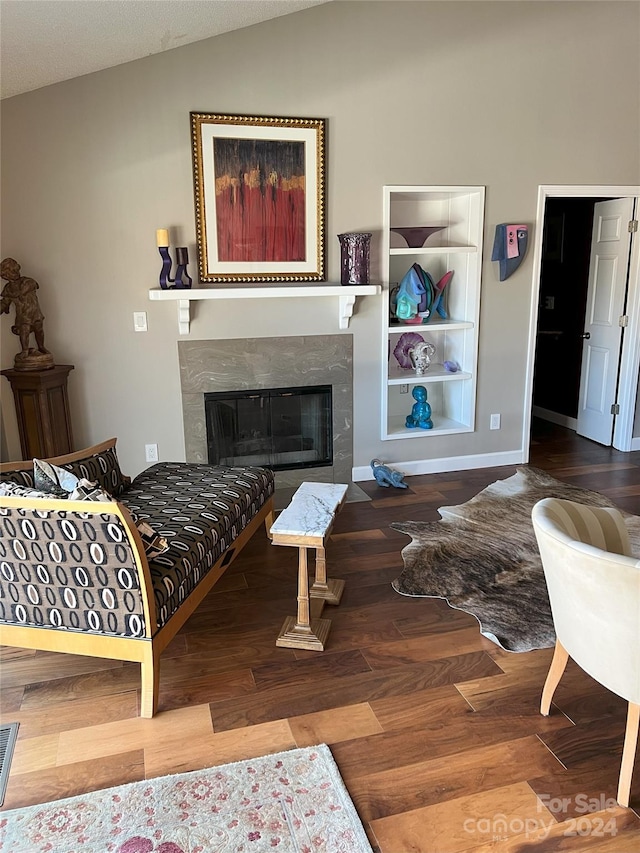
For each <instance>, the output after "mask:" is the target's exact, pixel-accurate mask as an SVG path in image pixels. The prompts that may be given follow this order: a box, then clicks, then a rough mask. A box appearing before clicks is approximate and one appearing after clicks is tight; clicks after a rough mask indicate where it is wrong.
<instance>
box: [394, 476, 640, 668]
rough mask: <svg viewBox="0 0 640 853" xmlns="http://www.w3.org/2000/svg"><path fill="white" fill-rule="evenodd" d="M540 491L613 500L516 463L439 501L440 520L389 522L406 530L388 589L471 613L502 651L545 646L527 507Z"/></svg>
mask: <svg viewBox="0 0 640 853" xmlns="http://www.w3.org/2000/svg"><path fill="white" fill-rule="evenodd" d="M542 498H565V499H567V500H570V501H577V502H578V503H582V504H587V505H589V506H612V502H611V500H610V499H609V498H607V497H605V496H604V495H601V494H600V493H599V492H593V491H590V490H587V489H582V488H580V487H578V486H573V485H570V484H569V483H563V482H561V481H560V480H556V479H555V478H554V477H552V476H551V475H550V474H547V473H546V472H545V471H541V470H540V469H538V468H533V467H526V468H525V467H522V468H518V469H517V473H516V474H514V475H513V476H512V477H508V478H507V479H506V480H498V481H497V482H495V483H492V484H491V485H490V486H487V488H486V489H483V490H482V491H481V492H480V493H479V494H477V495H476V496H475V497H473V498H471V500H469V501H467V502H466V503H464V504H460V505H459V506H443V507H440V509H439V510H438V512H439V513H440V515H441V516H442V518H441V520H440V521H433V522H424V521H402V522H394V523H393V524H391V527H393V528H394V530H399V531H401V532H402V533H406V534H407V535H408V536H411V542H410V544H409V545H406V546H405V547H404V548H403V550H402V559H403V561H404V571H403V572H402V574H401V575H400V576H399V577H397V578H396V579H395V580H394V581H393V584H392V586H393V588H394V589H395V590H396V592H399V593H401V594H402V595H409V596H425V597H430V598H444V599H445V600H446V601H447V603H448V604H449V605H450V606H451V607H454V608H456V609H458V610H464V611H465V612H467V613H471V614H472V615H473V616H475V617H476V619H477V620H478V622H479V623H480V630H481V632H482V633H483V634H484V635H485V636H486V637H488V638H489V639H490V640H492V641H493V642H495V643H497V644H498V645H500V646H501V647H502V648H503V649H506V650H507V651H511V652H526V651H529V650H531V649H544V648H550V647H551V646H553V645H554V643H555V632H554V628H553V618H552V616H551V605H550V604H549V594H548V592H547V584H546V581H545V578H544V571H543V568H542V561H541V560H540V554H539V551H538V546H537V543H536V538H535V533H534V532H533V524H532V522H531V510H532V509H533V506H534V504H535V503H537V501H539V500H541V499H542ZM621 512H622V515H623V516H624V517H625V523H626V525H627V529H628V530H629V537H630V539H631V547H632V550H633V553H634V554H639V555H640V518H639V517H637V516H633V515H631V514H630V513H627V512H624V511H622V510H621Z"/></svg>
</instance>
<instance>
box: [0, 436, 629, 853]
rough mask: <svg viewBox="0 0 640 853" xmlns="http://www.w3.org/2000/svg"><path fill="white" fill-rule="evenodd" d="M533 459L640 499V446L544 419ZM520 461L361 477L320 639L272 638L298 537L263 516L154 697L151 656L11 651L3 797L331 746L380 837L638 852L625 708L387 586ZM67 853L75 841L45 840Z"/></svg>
mask: <svg viewBox="0 0 640 853" xmlns="http://www.w3.org/2000/svg"><path fill="white" fill-rule="evenodd" d="M531 464H532V465H536V466H537V467H540V468H543V469H545V470H547V471H549V472H550V473H551V474H553V475H554V476H555V477H557V478H558V479H562V480H566V481H567V482H571V483H575V484H577V485H580V486H584V487H588V488H591V489H597V490H599V491H601V492H603V493H604V494H606V495H609V496H610V497H611V499H612V501H613V502H614V503H616V504H617V505H618V506H620V507H623V508H624V509H626V510H628V511H630V512H635V513H638V514H640V453H638V452H634V453H628V454H622V453H618V452H617V451H615V450H612V449H611V448H605V447H601V446H600V445H597V444H594V443H592V442H590V441H586V440H584V439H581V438H579V437H578V436H576V435H575V434H574V433H572V432H569V431H567V430H563V429H561V428H559V427H555V426H553V425H550V424H545V423H543V422H536V424H535V428H534V433H533V443H532V452H531ZM514 471H515V468H514V467H504V468H489V469H481V470H475V471H468V472H466V471H463V472H453V473H451V474H437V475H429V476H426V475H425V476H418V477H410V478H407V482H408V484H409V489H407V490H395V489H383V488H381V487H379V486H377V484H376V483H374V482H371V483H362V484H360V485H361V486H362V487H363V489H364V490H365V491H366V492H367V493H368V494H369V496H370V497H371V498H372V500H371V501H368V502H358V503H349V504H347V505H346V506H345V507H344V509H343V510H342V512H341V513H340V515H339V516H338V519H337V521H336V524H335V527H334V530H333V534H332V536H331V541H330V544H329V548H328V551H327V557H328V571H329V575H330V576H333V577H339V578H344V579H345V580H346V589H345V593H344V596H343V599H342V602H341V604H340V606H339V607H337V608H327V611H326V615H327V616H328V617H330V618H331V619H332V628H331V633H330V635H329V640H328V646H327V649H326V651H325V652H324V653H317V652H309V651H302V650H301V651H296V650H293V649H285V648H277V647H276V645H275V639H276V636H277V633H278V631H279V629H280V626H281V624H282V621H283V619H284V618H285V616H288V615H293V613H294V612H295V595H296V578H297V554H296V552H295V549H289V548H274V547H273V546H271V545H270V543H269V542H268V540H267V538H266V536H265V534H264V532H263V531H259V532H258V533H257V534H256V536H254V538H253V539H252V541H251V542H250V543H249V545H248V546H247V548H246V549H245V551H244V552H243V554H242V555H241V556H240V557H239V558H238V560H237V561H236V562H235V563H234V564H233V566H232V567H231V568H230V570H229V571H228V573H227V575H226V576H225V577H224V578H223V579H222V580H221V581H220V583H219V584H218V585H217V586H216V587H215V588H214V590H213V591H212V593H211V594H210V595H209V596H208V598H207V599H206V600H205V601H204V602H203V604H202V605H201V607H200V608H199V609H198V610H197V612H196V613H195V614H194V615H193V617H192V618H191V619H190V620H189V622H188V623H187V625H186V626H185V628H184V630H183V631H182V632H181V633H180V634H179V635H178V636H177V637H176V638H175V640H174V642H173V643H172V644H171V646H170V647H169V648H168V649H167V651H166V653H165V654H164V655H163V658H162V666H161V671H162V675H161V682H160V707H161V713H159V714H158V715H157V716H156V717H155V718H154V719H152V720H143V719H141V718H139V717H138V705H139V674H138V667H137V666H136V665H132V664H124V663H121V662H118V661H106V660H100V659H92V658H83V657H73V656H70V655H59V654H53V653H46V652H32V651H25V650H19V649H8V648H4V649H2V650H1V655H0V662H1V667H0V677H1V681H0V684H1V688H2V689H1V693H0V709H1V715H2V721H3V722H11V721H18V722H20V730H19V738H18V742H17V745H16V750H15V756H14V760H13V764H12V768H11V775H10V780H9V785H8V790H7V795H6V798H5V804H4V809H3V810H6V809H12V808H17V807H20V806H24V805H28V804H32V803H39V802H45V801H48V800H54V799H58V798H61V797H65V796H71V795H74V794H79V793H82V792H84V791H87V790H92V789H98V788H104V787H109V786H111V785H119V784H122V783H125V782H131V781H135V780H139V779H144V778H150V777H153V776H158V775H164V774H168V773H178V772H183V771H187V770H194V769H198V768H202V767H206V766H211V765H216V764H223V763H226V762H230V761H237V760H240V759H244V758H249V757H254V756H258V755H263V754H265V753H269V752H275V751H279V750H284V749H290V748H293V747H296V746H307V745H311V744H314V743H318V742H325V743H328V744H329V746H330V747H331V750H332V752H333V754H334V756H335V759H336V761H337V763H338V766H339V767H340V771H341V773H342V776H343V778H344V781H345V783H346V785H347V787H348V789H349V792H350V793H351V796H352V798H353V800H354V802H355V804H356V807H357V809H358V812H359V814H360V816H361V818H362V821H363V823H364V825H365V827H366V829H367V833H368V835H369V838H370V840H371V844H372V846H373V848H374V850H376V851H379V853H457V852H458V851H468V853H490V852H491V853H523V851H529V850H535V851H543V853H551V851H558V853H559V852H560V851H575V850H585V851H589V852H590V853H612V851H621V852H622V853H626V851H629V853H630V851H635V850H638V849H640V817H639V815H640V760H637V761H636V771H635V776H634V781H633V787H632V797H631V808H629V809H623V808H620V807H619V806H617V805H615V802H614V798H615V792H616V788H617V778H618V771H619V762H620V756H621V750H622V741H623V733H624V723H625V713H626V705H625V703H624V702H623V701H622V700H621V699H619V698H618V697H616V696H614V695H612V694H611V693H609V692H608V691H606V690H605V689H604V688H602V687H601V686H600V685H598V684H596V683H595V682H593V681H592V680H591V679H590V678H589V676H587V675H586V674H585V673H583V672H582V671H581V670H580V669H579V668H578V667H577V666H575V665H574V664H572V663H570V664H569V667H568V669H567V672H566V673H565V677H564V678H563V680H562V682H561V684H560V687H559V688H558V691H557V693H556V696H555V697H554V699H555V701H554V707H553V711H552V714H551V715H550V716H549V717H548V718H544V717H541V716H540V714H539V712H538V707H539V702H540V691H541V688H542V684H543V682H544V678H545V676H546V672H547V668H548V666H549V662H550V660H551V654H552V651H551V650H542V651H533V652H528V653H525V654H510V653H507V652H504V651H502V650H501V649H499V648H498V647H497V646H495V645H494V644H493V643H491V642H490V641H489V640H487V639H485V638H484V637H482V636H481V635H480V633H479V630H478V625H477V622H476V620H475V619H474V618H473V617H471V616H469V615H467V614H465V613H462V612H460V611H457V610H453V609H451V608H449V607H448V606H447V605H446V604H445V603H444V602H442V601H438V600H431V599H412V598H406V597H404V596H400V595H398V594H397V593H395V592H394V591H393V589H392V588H391V585H390V583H391V581H392V580H393V579H394V578H395V577H396V576H397V575H398V573H399V572H400V570H401V568H402V559H401V557H400V550H401V548H402V547H403V546H404V545H405V544H407V541H408V540H407V537H406V536H404V535H402V534H400V533H398V532H396V531H394V530H392V529H390V528H389V524H390V522H392V521H399V520H403V519H413V520H423V521H432V520H436V519H437V518H438V514H437V508H438V507H439V506H442V505H443V504H457V503H462V502H464V501H466V500H468V499H469V498H471V497H472V496H473V495H474V494H476V493H477V492H478V491H480V489H482V488H484V487H485V486H487V485H488V484H489V483H491V482H493V481H494V480H496V479H501V478H504V477H508V476H510V475H511V474H512V473H514ZM53 853H63V851H53Z"/></svg>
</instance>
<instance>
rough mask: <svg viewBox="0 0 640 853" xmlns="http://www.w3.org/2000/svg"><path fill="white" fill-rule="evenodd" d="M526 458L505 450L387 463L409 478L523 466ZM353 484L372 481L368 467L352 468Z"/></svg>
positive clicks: (523, 454)
mask: <svg viewBox="0 0 640 853" xmlns="http://www.w3.org/2000/svg"><path fill="white" fill-rule="evenodd" d="M526 462H527V456H526V454H525V453H523V452H522V450H505V451H503V452H500V453H475V454H473V455H472V456H448V457H444V458H441V459H416V460H413V461H411V462H388V463H386V464H388V465H389V467H391V468H396V469H397V470H398V471H402V473H403V474H404V475H405V476H407V477H410V476H412V475H415V474H443V473H447V472H448V471H470V470H472V469H474V468H498V467H500V466H501V465H524V464H525V463H526ZM351 478H352V480H353V482H354V483H357V482H362V481H364V480H373V479H374V476H373V471H372V470H371V466H370V465H359V466H357V467H354V468H352V470H351Z"/></svg>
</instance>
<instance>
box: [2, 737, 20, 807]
mask: <svg viewBox="0 0 640 853" xmlns="http://www.w3.org/2000/svg"><path fill="white" fill-rule="evenodd" d="M19 725H20V723H6V724H5V725H3V726H0V806H1V805H3V803H4V795H5V792H6V790H7V782H8V781H9V768H10V767H11V759H12V757H13V747H14V746H15V744H16V739H17V737H18V726H19Z"/></svg>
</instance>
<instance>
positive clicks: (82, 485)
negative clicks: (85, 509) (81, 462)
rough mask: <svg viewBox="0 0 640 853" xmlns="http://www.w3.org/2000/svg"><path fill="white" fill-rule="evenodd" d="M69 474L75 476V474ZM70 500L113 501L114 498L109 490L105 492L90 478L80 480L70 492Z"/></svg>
mask: <svg viewBox="0 0 640 853" xmlns="http://www.w3.org/2000/svg"><path fill="white" fill-rule="evenodd" d="M69 476H71V477H73V474H70V475H69ZM69 500H70V501H111V502H113V498H112V497H111V495H110V494H109V492H105V490H104V489H101V488H100V486H98V485H97V484H96V483H91V482H89V480H78V481H77V484H76V485H75V486H74V488H73V491H71V492H69Z"/></svg>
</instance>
